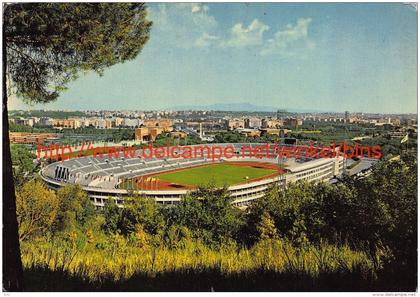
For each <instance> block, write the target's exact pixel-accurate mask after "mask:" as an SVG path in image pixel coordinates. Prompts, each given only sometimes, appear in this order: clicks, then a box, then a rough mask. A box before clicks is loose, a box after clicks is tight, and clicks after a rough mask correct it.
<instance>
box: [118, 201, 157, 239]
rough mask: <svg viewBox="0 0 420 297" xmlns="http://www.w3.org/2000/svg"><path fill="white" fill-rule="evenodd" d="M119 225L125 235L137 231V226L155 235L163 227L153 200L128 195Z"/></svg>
mask: <svg viewBox="0 0 420 297" xmlns="http://www.w3.org/2000/svg"><path fill="white" fill-rule="evenodd" d="M119 225H120V230H121V231H122V233H123V234H125V235H128V234H130V233H133V232H138V231H139V230H137V229H138V228H139V226H141V228H142V229H144V231H146V232H147V233H149V234H153V235H155V234H158V233H160V231H161V230H162V229H163V226H164V221H163V216H162V214H161V213H160V211H159V207H158V205H157V204H156V202H155V201H154V200H151V199H148V198H143V197H130V198H127V199H126V200H125V201H124V209H123V210H122V212H121V218H120V222H119Z"/></svg>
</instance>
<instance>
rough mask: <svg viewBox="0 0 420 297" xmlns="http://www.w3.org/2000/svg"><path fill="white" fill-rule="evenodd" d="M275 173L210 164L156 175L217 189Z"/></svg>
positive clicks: (166, 179) (167, 179)
mask: <svg viewBox="0 0 420 297" xmlns="http://www.w3.org/2000/svg"><path fill="white" fill-rule="evenodd" d="M273 173H275V170H271V169H265V168H254V167H245V166H235V165H228V164H212V165H208V166H202V167H195V168H187V169H184V170H180V171H176V172H168V173H162V174H158V175H156V177H157V178H158V179H160V180H164V181H168V182H173V183H178V184H185V185H191V186H201V185H208V184H209V183H211V184H214V185H215V186H217V187H222V186H224V185H228V186H230V185H234V184H238V183H241V182H245V181H246V178H245V177H246V176H248V178H249V180H252V179H255V178H260V177H263V176H267V175H270V174H273Z"/></svg>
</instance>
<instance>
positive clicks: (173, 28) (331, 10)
mask: <svg viewBox="0 0 420 297" xmlns="http://www.w3.org/2000/svg"><path fill="white" fill-rule="evenodd" d="M148 7H149V11H150V15H149V16H150V19H151V20H152V21H153V22H154V25H153V29H152V31H151V34H150V40H149V42H148V43H147V45H146V46H145V48H144V50H143V52H142V53H141V54H140V55H139V56H138V57H137V58H136V59H135V60H133V61H130V62H127V63H125V64H120V65H116V66H113V67H112V68H109V69H107V70H106V72H105V75H104V76H103V77H99V76H98V75H96V74H88V75H85V76H81V77H80V78H79V79H78V80H77V81H75V82H72V83H71V84H70V85H69V90H67V91H66V92H64V93H63V94H62V95H61V96H60V98H59V99H58V100H57V101H56V102H54V103H50V104H47V105H37V106H33V107H31V108H47V109H137V110H141V109H163V108H170V107H173V106H179V105H208V104H214V103H252V104H255V105H264V106H274V107H276V108H285V109H287V108H289V109H290V108H293V109H316V110H324V111H344V110H349V111H363V112H384V113H397V112H413V113H415V112H416V111H417V11H416V9H415V8H413V7H412V6H410V5H403V4H395V3H394V4H391V3H389V4H327V3H326V4H286V3H277V4H273V3H272V4H264V3H260V4H242V3H230V4H224V3H220V4H217V3H213V4H193V3H188V4H173V3H171V4H159V3H153V4H152V3H151V4H148ZM25 106H26V105H24V104H23V103H20V102H19V101H18V100H17V99H14V100H13V99H12V102H11V106H10V107H11V109H16V108H23V107H25ZM26 108H28V106H26Z"/></svg>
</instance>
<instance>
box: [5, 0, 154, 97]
mask: <svg viewBox="0 0 420 297" xmlns="http://www.w3.org/2000/svg"><path fill="white" fill-rule="evenodd" d="M3 13H4V15H3V19H4V24H3V25H4V34H5V37H4V38H5V42H6V54H7V57H6V59H7V66H8V67H7V76H8V78H9V79H10V80H11V81H12V83H13V84H12V85H13V88H14V91H15V92H16V93H17V94H18V95H19V96H21V97H22V98H24V99H25V100H27V101H33V102H48V101H51V100H54V99H56V98H57V97H58V95H59V93H60V92H61V91H63V90H65V89H66V84H67V83H68V82H69V81H71V80H73V79H75V78H77V76H78V73H79V72H83V71H90V70H92V71H95V72H97V73H99V74H102V73H103V71H104V69H105V68H107V67H109V66H112V65H115V64H117V63H121V62H124V61H127V60H131V59H134V58H135V57H136V56H137V54H138V53H139V52H140V51H141V50H142V48H143V46H144V44H145V43H146V42H147V40H148V38H149V30H150V27H151V22H150V21H148V20H147V19H146V15H147V11H146V7H145V5H144V4H143V3H77V4H74V3H14V4H8V5H6V6H5V7H4V11H3Z"/></svg>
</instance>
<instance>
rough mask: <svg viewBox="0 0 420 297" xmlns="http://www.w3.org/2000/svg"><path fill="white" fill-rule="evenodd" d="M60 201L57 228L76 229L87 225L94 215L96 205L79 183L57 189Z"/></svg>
mask: <svg viewBox="0 0 420 297" xmlns="http://www.w3.org/2000/svg"><path fill="white" fill-rule="evenodd" d="M57 197H58V199H59V201H60V206H59V211H58V215H57V221H56V226H55V227H56V230H60V231H64V230H74V229H75V228H77V227H78V226H80V227H85V226H86V224H87V223H88V222H89V221H90V220H92V219H93V217H94V206H93V205H92V203H91V201H90V199H89V196H88V195H87V193H86V192H85V191H83V190H82V188H81V187H80V186H79V185H70V186H66V187H63V188H61V189H60V190H58V191H57Z"/></svg>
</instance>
